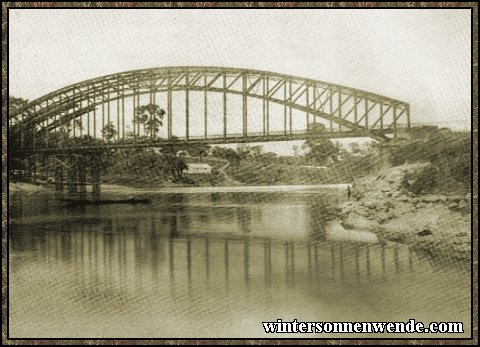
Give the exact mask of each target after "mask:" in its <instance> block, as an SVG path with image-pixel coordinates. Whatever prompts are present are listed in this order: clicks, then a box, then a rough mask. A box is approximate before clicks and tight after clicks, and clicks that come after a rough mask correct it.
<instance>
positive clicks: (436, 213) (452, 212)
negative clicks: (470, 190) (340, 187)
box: [340, 164, 471, 260]
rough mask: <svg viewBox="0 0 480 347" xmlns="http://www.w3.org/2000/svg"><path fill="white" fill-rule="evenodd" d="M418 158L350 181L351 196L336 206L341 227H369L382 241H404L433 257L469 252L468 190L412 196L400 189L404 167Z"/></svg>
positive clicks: (414, 166)
mask: <svg viewBox="0 0 480 347" xmlns="http://www.w3.org/2000/svg"><path fill="white" fill-rule="evenodd" d="M422 165H424V164H405V165H401V166H397V167H393V168H389V169H386V170H385V171H384V172H382V174H380V175H379V176H376V177H375V176H367V177H363V178H360V179H358V180H356V181H355V182H354V183H353V185H352V198H351V199H350V200H349V201H347V202H345V203H343V204H342V205H341V206H340V222H341V225H342V226H343V227H344V228H345V229H346V230H354V231H370V232H373V233H375V234H376V235H377V236H378V237H379V238H380V239H383V240H385V241H391V242H397V243H402V244H406V245H408V246H409V247H412V249H415V250H420V251H422V252H426V253H428V254H429V255H431V256H433V257H443V258H446V259H455V260H460V259H461V260H469V259H470V257H471V214H470V206H471V204H470V194H460V193H451V194H448V193H434V194H426V195H420V196H415V195H413V194H411V193H409V192H406V191H403V190H402V188H401V182H402V180H403V177H404V175H405V174H406V173H411V172H415V171H416V170H418V169H419V168H421V167H422Z"/></svg>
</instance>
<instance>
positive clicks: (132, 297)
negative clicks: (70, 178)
mask: <svg viewBox="0 0 480 347" xmlns="http://www.w3.org/2000/svg"><path fill="white" fill-rule="evenodd" d="M132 189H133V188H132ZM104 192H105V193H108V194H115V193H118V190H115V189H113V188H111V187H110V188H109V187H108V186H107V187H105V189H104ZM123 193H125V192H123ZM127 193H128V194H134V195H142V196H146V197H148V198H150V199H152V203H151V204H147V205H142V204H137V205H101V206H88V205H87V206H72V205H70V204H65V203H63V202H61V201H60V200H59V199H57V198H55V196H54V194H52V193H51V192H48V191H36V192H35V193H34V194H32V193H31V192H28V193H27V192H21V191H20V192H16V193H14V194H11V195H10V224H9V233H10V242H9V251H10V252H9V257H10V268H9V276H10V281H9V285H10V287H9V295H10V297H9V303H10V317H9V324H10V325H9V328H10V337H12V338H15V337H18V338H20V337H22V338H43V337H45V338H47V337H50V338H74V337H75V338H182V337H184V338H187V337H193V338H202V337H203V338H214V337H217V338H218V337H224V338H234V337H261V338H278V337H290V338H292V337H293V338H298V337H304V338H334V337H355V338H359V337H388V338H390V337H408V335H383V336H372V335H368V334H365V335H362V334H355V335H354V336H353V335H352V334H350V335H348V334H347V335H346V334H330V335H325V334H303V335H302V334H283V335H267V334H265V333H264V331H263V327H262V322H267V321H276V320H277V319H283V320H284V321H286V320H293V319H297V320H298V321H305V322H310V321H311V322H320V321H354V322H363V321H375V322H376V321H408V320H409V319H410V318H413V319H416V320H417V321H423V322H425V323H429V322H430V321H437V322H438V321H450V322H451V321H454V322H463V324H464V329H465V334H456V335H448V336H446V335H445V336H441V337H448V338H450V337H455V336H456V337H468V336H469V335H470V327H471V325H470V273H469V269H468V268H467V267H465V266H464V264H463V263H459V264H457V263H450V262H447V263H445V262H440V261H439V260H438V259H437V260H435V259H431V258H430V257H428V256H427V255H424V254H420V253H416V252H415V251H413V250H411V249H410V248H408V247H407V246H405V245H401V244H396V243H392V242H388V243H385V242H382V240H379V239H378V238H377V237H376V236H375V235H373V234H371V233H363V234H362V233H354V232H352V231H345V230H343V229H342V228H341V227H339V225H338V224H335V223H332V222H331V221H330V219H331V218H330V217H331V216H329V215H328V212H327V211H329V209H330V208H331V207H334V206H338V205H339V204H340V203H341V202H343V201H344V200H345V191H344V187H343V186H297V187H290V189H289V188H288V186H283V187H282V188H278V189H276V188H274V187H273V188H272V187H264V188H258V187H256V188H248V187H247V188H245V187H232V188H228V187H221V188H219V189H218V190H217V191H212V189H211V188H208V189H206V188H182V189H180V190H177V189H170V188H168V189H166V190H165V189H164V190H161V191H157V190H155V189H144V190H140V191H139V190H135V191H128V192H127ZM410 337H411V336H410ZM421 337H437V338H438V337H439V335H438V334H437V335H434V334H430V335H429V334H426V335H422V336H421Z"/></svg>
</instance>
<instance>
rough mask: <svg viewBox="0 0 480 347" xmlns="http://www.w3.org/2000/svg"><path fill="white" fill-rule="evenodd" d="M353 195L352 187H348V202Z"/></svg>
mask: <svg viewBox="0 0 480 347" xmlns="http://www.w3.org/2000/svg"><path fill="white" fill-rule="evenodd" d="M351 195H352V191H351V190H350V186H347V200H350V196H351Z"/></svg>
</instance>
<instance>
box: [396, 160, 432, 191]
mask: <svg viewBox="0 0 480 347" xmlns="http://www.w3.org/2000/svg"><path fill="white" fill-rule="evenodd" d="M437 176H438V169H437V168H436V167H434V166H430V165H429V166H427V167H425V168H423V169H422V170H420V171H417V172H409V173H406V174H405V176H404V177H403V180H402V184H401V187H402V188H403V189H405V190H407V191H409V192H411V193H413V194H414V195H423V194H428V193H432V192H433V191H434V190H435V188H436V186H437Z"/></svg>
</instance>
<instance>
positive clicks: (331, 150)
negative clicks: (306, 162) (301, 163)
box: [302, 127, 341, 165]
mask: <svg viewBox="0 0 480 347" xmlns="http://www.w3.org/2000/svg"><path fill="white" fill-rule="evenodd" d="M322 133H323V130H322V128H321V127H314V128H310V129H308V130H307V135H309V136H308V137H307V139H306V140H305V143H304V144H303V146H302V147H303V149H305V150H308V152H307V153H306V154H305V157H306V158H307V159H311V160H313V161H314V162H316V163H317V164H320V165H325V164H328V162H329V161H333V162H337V161H338V155H339V154H340V149H341V147H340V145H339V144H338V143H337V144H334V143H333V142H332V141H330V140H329V139H327V138H325V137H323V136H322Z"/></svg>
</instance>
